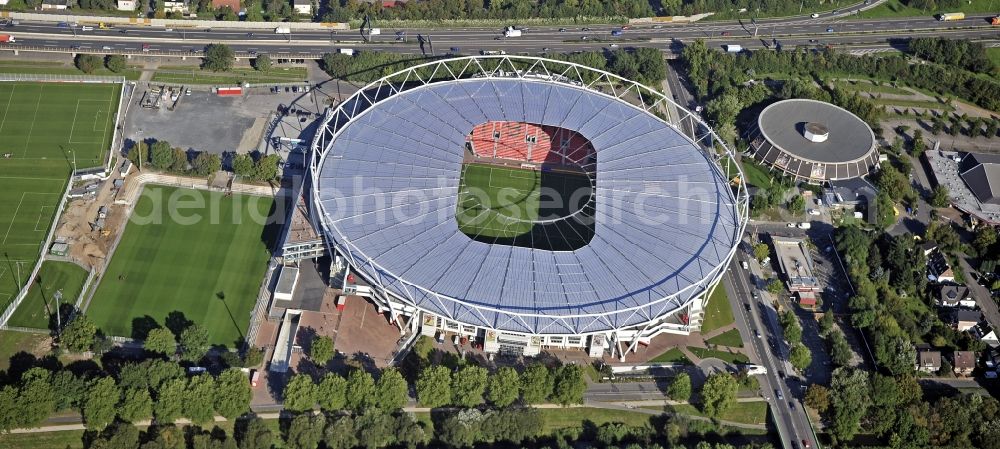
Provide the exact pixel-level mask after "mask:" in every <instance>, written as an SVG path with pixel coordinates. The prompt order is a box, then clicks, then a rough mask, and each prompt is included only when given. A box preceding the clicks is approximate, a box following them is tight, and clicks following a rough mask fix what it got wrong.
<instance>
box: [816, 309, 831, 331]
mask: <svg viewBox="0 0 1000 449" xmlns="http://www.w3.org/2000/svg"><path fill="white" fill-rule="evenodd" d="M833 325H834V322H833V312H828V313H824V314H823V317H822V318H820V319H819V334H820V335H827V334H829V333H830V331H831V330H833Z"/></svg>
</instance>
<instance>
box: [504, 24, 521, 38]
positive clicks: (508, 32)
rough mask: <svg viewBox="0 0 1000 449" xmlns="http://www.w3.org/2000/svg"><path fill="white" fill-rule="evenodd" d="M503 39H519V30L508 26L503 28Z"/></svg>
mask: <svg viewBox="0 0 1000 449" xmlns="http://www.w3.org/2000/svg"><path fill="white" fill-rule="evenodd" d="M503 37H521V30H519V29H517V28H514V27H512V26H509V27H507V28H504V30H503Z"/></svg>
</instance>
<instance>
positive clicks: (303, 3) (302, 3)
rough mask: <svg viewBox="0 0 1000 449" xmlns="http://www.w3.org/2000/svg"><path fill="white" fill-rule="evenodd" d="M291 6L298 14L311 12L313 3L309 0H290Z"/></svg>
mask: <svg viewBox="0 0 1000 449" xmlns="http://www.w3.org/2000/svg"><path fill="white" fill-rule="evenodd" d="M292 8H293V9H295V12H296V13H298V14H312V13H313V4H312V1H311V0H292Z"/></svg>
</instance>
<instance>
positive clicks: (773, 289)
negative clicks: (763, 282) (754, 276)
mask: <svg viewBox="0 0 1000 449" xmlns="http://www.w3.org/2000/svg"><path fill="white" fill-rule="evenodd" d="M766 288H767V291H768V293H771V294H772V295H776V294H778V293H781V289H783V288H785V287H784V286H783V285H781V281H779V280H778V278H771V279H770V280H768V281H767V287H766Z"/></svg>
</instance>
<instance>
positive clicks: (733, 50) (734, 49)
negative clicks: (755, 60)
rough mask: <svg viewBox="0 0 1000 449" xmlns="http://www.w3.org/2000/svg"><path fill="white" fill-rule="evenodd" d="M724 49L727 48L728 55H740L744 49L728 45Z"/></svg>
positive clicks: (739, 46) (735, 45) (736, 45)
mask: <svg viewBox="0 0 1000 449" xmlns="http://www.w3.org/2000/svg"><path fill="white" fill-rule="evenodd" d="M723 47H725V49H726V52H728V53H739V52H741V51H743V47H742V46H741V45H738V44H728V45H723Z"/></svg>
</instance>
